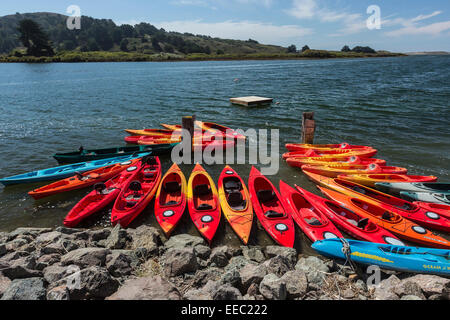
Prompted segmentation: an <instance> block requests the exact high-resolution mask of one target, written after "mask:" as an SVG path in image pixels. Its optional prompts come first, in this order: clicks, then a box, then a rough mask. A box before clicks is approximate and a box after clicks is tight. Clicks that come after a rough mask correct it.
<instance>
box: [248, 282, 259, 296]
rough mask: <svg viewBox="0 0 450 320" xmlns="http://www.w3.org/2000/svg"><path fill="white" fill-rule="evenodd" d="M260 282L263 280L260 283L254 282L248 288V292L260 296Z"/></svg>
mask: <svg viewBox="0 0 450 320" xmlns="http://www.w3.org/2000/svg"><path fill="white" fill-rule="evenodd" d="M261 281H262V280H261ZM260 283H261V282H259V283H252V284H251V285H250V287H249V288H248V290H247V294H248V295H250V296H254V297H256V296H258V295H259V294H260V292H259V284H260Z"/></svg>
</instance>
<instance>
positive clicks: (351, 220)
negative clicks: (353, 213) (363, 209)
mask: <svg viewBox="0 0 450 320" xmlns="http://www.w3.org/2000/svg"><path fill="white" fill-rule="evenodd" d="M347 222H348V223H350V224H352V225H354V226H355V227H357V226H358V222H356V220H353V219H347Z"/></svg>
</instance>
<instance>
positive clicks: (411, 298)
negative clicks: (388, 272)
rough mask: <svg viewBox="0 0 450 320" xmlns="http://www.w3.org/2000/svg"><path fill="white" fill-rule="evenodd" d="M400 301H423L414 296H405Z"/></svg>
mask: <svg viewBox="0 0 450 320" xmlns="http://www.w3.org/2000/svg"><path fill="white" fill-rule="evenodd" d="M400 300H424V299H422V298H420V297H418V296H414V295H406V296H403V297H402V298H401V299H400Z"/></svg>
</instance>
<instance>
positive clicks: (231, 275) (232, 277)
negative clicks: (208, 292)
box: [220, 269, 241, 287]
mask: <svg viewBox="0 0 450 320" xmlns="http://www.w3.org/2000/svg"><path fill="white" fill-rule="evenodd" d="M220 283H223V284H229V285H230V286H232V287H239V286H240V285H241V276H240V274H239V272H238V271H237V270H236V269H232V270H229V271H227V272H225V273H224V274H223V275H222V277H221V278H220Z"/></svg>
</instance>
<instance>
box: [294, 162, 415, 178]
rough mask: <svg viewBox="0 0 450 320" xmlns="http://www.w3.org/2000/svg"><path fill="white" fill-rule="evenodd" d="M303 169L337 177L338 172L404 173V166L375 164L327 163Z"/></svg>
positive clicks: (303, 167)
mask: <svg viewBox="0 0 450 320" xmlns="http://www.w3.org/2000/svg"><path fill="white" fill-rule="evenodd" d="M302 170H303V171H308V172H312V173H316V174H320V175H322V176H326V177H331V178H337V176H338V175H340V174H359V173H363V174H364V173H365V174H368V173H384V174H406V173H407V172H408V170H407V169H405V168H400V167H388V166H379V165H377V164H369V165H359V164H345V163H337V164H328V165H326V166H316V165H304V166H302Z"/></svg>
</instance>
